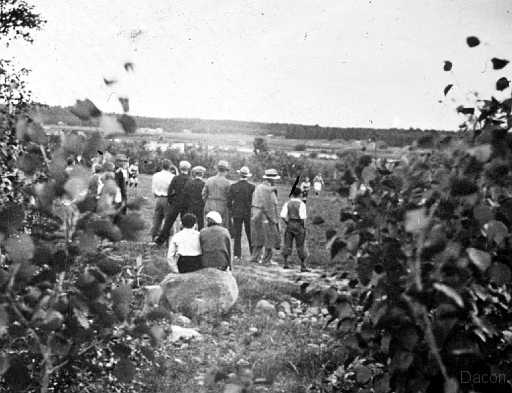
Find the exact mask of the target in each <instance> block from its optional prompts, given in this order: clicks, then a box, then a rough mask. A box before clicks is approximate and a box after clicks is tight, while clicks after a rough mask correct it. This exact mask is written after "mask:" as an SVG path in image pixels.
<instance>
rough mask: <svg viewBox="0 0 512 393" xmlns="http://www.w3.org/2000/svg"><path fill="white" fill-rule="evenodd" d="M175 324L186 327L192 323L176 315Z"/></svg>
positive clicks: (188, 319) (183, 316) (184, 317)
mask: <svg viewBox="0 0 512 393" xmlns="http://www.w3.org/2000/svg"><path fill="white" fill-rule="evenodd" d="M175 322H176V323H179V324H180V325H184V326H188V325H190V324H191V323H192V321H191V320H190V318H187V317H186V316H185V315H181V314H180V315H178V316H177V317H176V318H175Z"/></svg>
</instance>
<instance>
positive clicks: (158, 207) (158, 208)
mask: <svg viewBox="0 0 512 393" xmlns="http://www.w3.org/2000/svg"><path fill="white" fill-rule="evenodd" d="M168 212H169V202H167V197H166V196H165V197H163V196H162V197H157V198H156V201H155V212H154V214H153V228H152V229H151V236H152V237H153V238H155V237H156V236H158V234H159V233H160V230H161V229H162V222H163V221H164V219H165V216H166V215H167V213H168Z"/></svg>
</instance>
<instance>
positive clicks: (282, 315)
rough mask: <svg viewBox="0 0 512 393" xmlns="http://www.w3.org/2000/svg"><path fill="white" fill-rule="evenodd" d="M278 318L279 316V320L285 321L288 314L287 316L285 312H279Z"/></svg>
mask: <svg viewBox="0 0 512 393" xmlns="http://www.w3.org/2000/svg"><path fill="white" fill-rule="evenodd" d="M277 316H278V317H279V318H281V319H285V318H286V314H285V313H284V312H283V311H279V312H278V313H277Z"/></svg>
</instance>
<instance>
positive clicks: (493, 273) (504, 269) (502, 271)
mask: <svg viewBox="0 0 512 393" xmlns="http://www.w3.org/2000/svg"><path fill="white" fill-rule="evenodd" d="M489 277H490V279H491V281H492V282H494V283H495V284H496V285H504V284H509V283H510V280H511V278H512V272H511V271H510V268H509V267H508V266H507V265H505V264H504V263H500V262H495V263H493V264H492V265H491V267H490V268H489Z"/></svg>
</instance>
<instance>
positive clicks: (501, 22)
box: [6, 0, 512, 129]
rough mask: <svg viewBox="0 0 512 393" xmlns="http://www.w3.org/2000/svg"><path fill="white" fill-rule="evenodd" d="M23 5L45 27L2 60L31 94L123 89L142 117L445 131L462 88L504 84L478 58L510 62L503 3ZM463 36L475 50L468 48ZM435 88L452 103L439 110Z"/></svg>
mask: <svg viewBox="0 0 512 393" xmlns="http://www.w3.org/2000/svg"><path fill="white" fill-rule="evenodd" d="M33 3H34V4H36V6H37V9H38V11H39V12H40V13H41V14H42V15H43V17H44V18H45V19H46V20H47V24H46V25H45V26H44V27H43V30H42V31H41V32H39V33H37V34H35V39H36V40H35V42H34V44H33V45H29V44H25V43H17V44H16V45H15V46H13V47H11V49H9V50H8V51H7V52H6V54H7V56H12V57H15V58H16V60H17V61H18V63H19V64H20V65H24V66H28V67H29V68H31V69H32V74H31V76H30V79H29V81H30V86H31V88H32V91H33V94H34V99H36V100H38V101H41V102H45V103H48V104H59V105H63V106H67V105H71V104H72V103H73V102H74V100H75V99H77V98H83V97H89V98H91V99H92V100H93V101H94V102H95V103H96V104H97V105H98V106H99V107H100V109H103V110H106V111H116V112H118V111H120V109H121V108H120V106H119V103H118V102H117V98H116V97H117V95H128V96H129V97H130V104H131V112H132V113H134V114H139V115H148V116H159V117H200V118H207V119H235V120H254V121H265V122H293V123H305V124H320V125H323V126H329V125H334V126H373V127H390V126H397V127H404V128H408V127H410V126H418V127H424V128H427V127H428V128H430V127H434V128H444V129H455V128H456V127H457V125H458V124H459V122H460V118H459V117H458V115H456V114H455V113H454V108H455V107H456V105H458V104H459V103H470V102H471V100H473V99H474V98H473V96H470V95H469V94H468V92H471V91H474V90H477V91H478V92H480V93H481V96H483V97H488V96H489V95H490V94H492V93H493V85H494V82H495V80H496V79H498V78H499V77H501V76H507V77H512V65H509V67H507V68H505V69H504V70H501V71H493V70H492V68H491V67H490V64H489V60H490V58H491V57H494V56H496V57H505V58H506V57H507V56H508V57H512V1H511V0H371V1H368V0H366V1H365V0H322V1H320V0H318V1H315V0H259V1H256V0H179V1H174V0H173V1H171V0H150V1H141V0H89V1H83V0H34V1H33ZM468 35H476V36H478V37H479V38H480V39H481V41H482V44H481V45H480V46H478V47H476V48H473V49H470V48H468V47H467V45H466V43H465V39H466V37H467V36H468ZM444 60H452V61H453V64H454V67H453V71H452V72H444V71H443V70H442V65H443V61H444ZM125 61H132V62H133V63H134V64H135V72H133V73H130V74H128V73H126V72H125V71H124V69H123V63H124V62H125ZM103 77H107V78H117V79H119V81H120V82H119V84H117V85H115V86H114V88H108V87H107V86H105V84H104V83H103ZM448 83H454V84H455V87H454V89H453V90H452V92H451V93H450V94H449V95H448V96H449V98H451V99H453V100H455V102H454V101H452V100H451V99H445V100H444V101H443V102H442V103H439V102H438V101H439V100H441V99H443V94H442V90H443V88H444V86H445V85H446V84H448ZM506 94H510V90H508V91H507V92H506Z"/></svg>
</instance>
